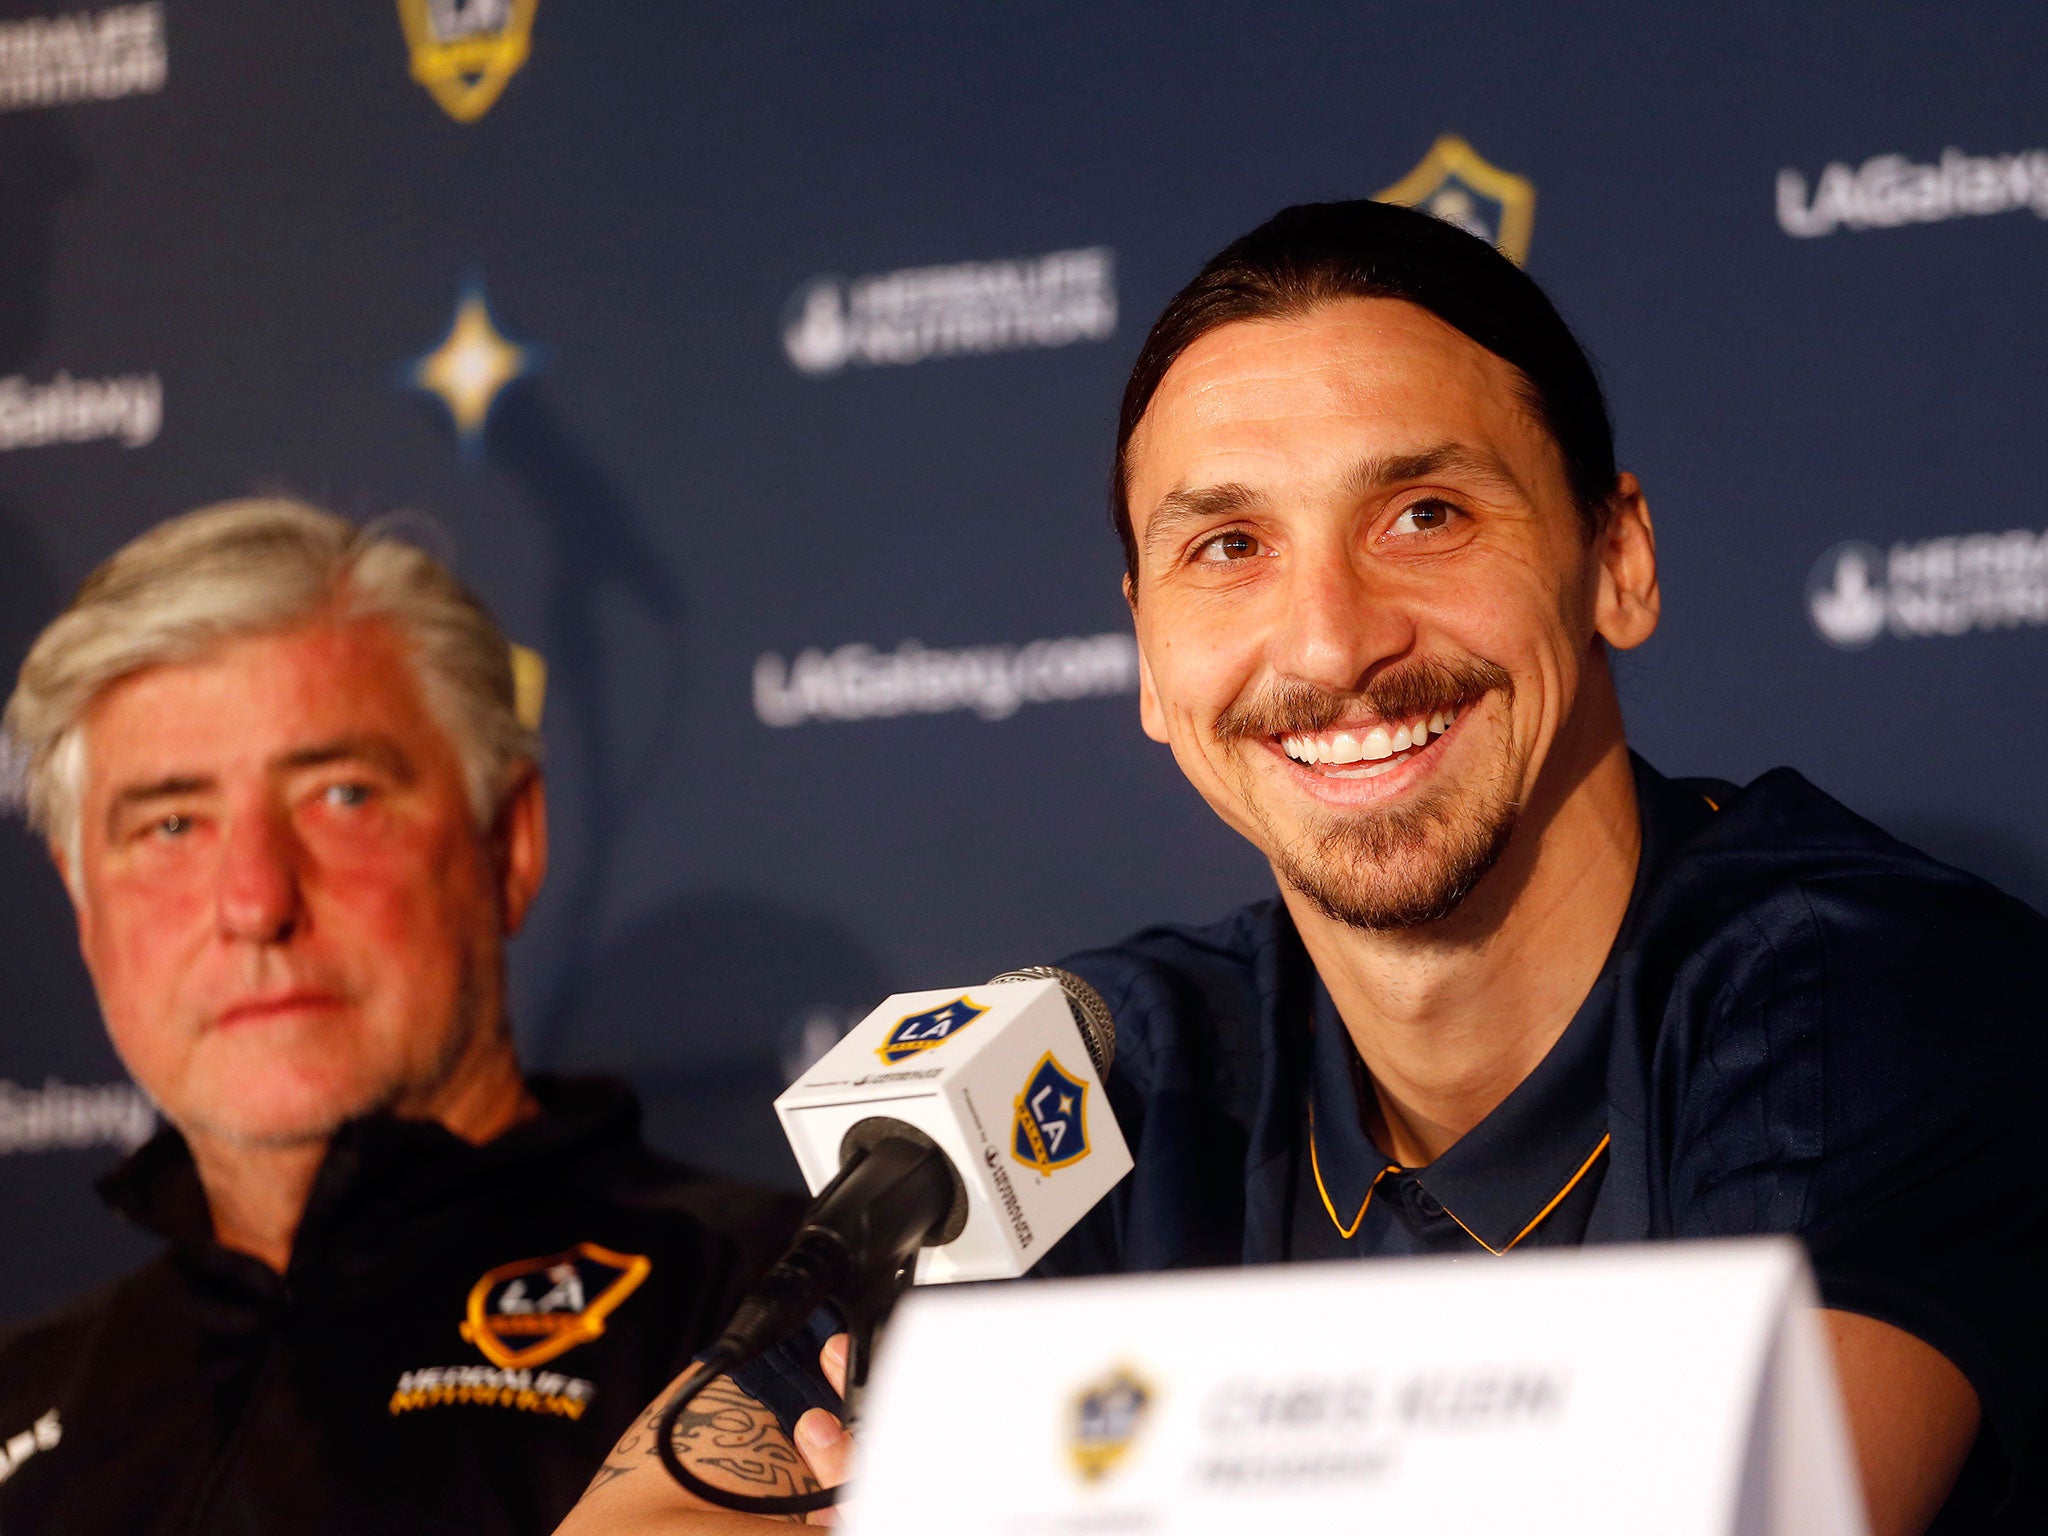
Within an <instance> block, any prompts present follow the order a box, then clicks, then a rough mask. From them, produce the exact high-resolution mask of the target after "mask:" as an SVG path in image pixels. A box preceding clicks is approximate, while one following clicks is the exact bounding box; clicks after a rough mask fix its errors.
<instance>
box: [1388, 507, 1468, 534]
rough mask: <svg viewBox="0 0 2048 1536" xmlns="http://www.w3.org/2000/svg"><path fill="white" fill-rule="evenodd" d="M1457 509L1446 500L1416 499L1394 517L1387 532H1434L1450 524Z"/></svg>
mask: <svg viewBox="0 0 2048 1536" xmlns="http://www.w3.org/2000/svg"><path fill="white" fill-rule="evenodd" d="M1457 512H1458V509H1457V508H1456V507H1454V506H1452V505H1451V504H1450V503H1449V502H1448V501H1418V502H1416V503H1415V505H1414V506H1412V507H1409V508H1408V509H1407V510H1405V511H1404V512H1402V514H1401V515H1400V516H1399V517H1397V518H1395V519H1394V524H1393V526H1392V527H1391V528H1389V529H1388V530H1387V531H1388V532H1389V533H1396V534H1401V533H1435V532H1437V531H1438V530H1439V529H1442V528H1447V527H1449V526H1450V522H1451V519H1452V518H1453V517H1455V516H1457Z"/></svg>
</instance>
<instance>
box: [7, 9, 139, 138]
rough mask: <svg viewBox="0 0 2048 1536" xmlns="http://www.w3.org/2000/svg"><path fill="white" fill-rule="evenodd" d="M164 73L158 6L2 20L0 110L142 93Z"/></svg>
mask: <svg viewBox="0 0 2048 1536" xmlns="http://www.w3.org/2000/svg"><path fill="white" fill-rule="evenodd" d="M169 68H170V65H169V60H168V56H167V53H166V49H165V46H164V8H163V6H162V4H161V3H159V0H151V3H150V4H147V5H117V6H113V7H111V8H110V9H107V10H103V11H100V12H98V13H96V14H92V13H87V12H83V11H81V12H78V13H76V14H73V15H67V16H32V17H30V18H28V19H27V20H26V21H9V22H0V112H12V111H17V110H20V109H23V108H28V107H55V106H61V105H63V104H64V103H65V102H69V101H112V100H114V99H115V98H116V97H120V96H137V95H147V94H149V93H151V92H154V91H160V90H162V89H163V88H164V77H165V75H166V74H167V73H168V72H169Z"/></svg>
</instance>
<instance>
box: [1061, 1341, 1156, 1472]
mask: <svg viewBox="0 0 2048 1536" xmlns="http://www.w3.org/2000/svg"><path fill="white" fill-rule="evenodd" d="M1153 1395H1154V1394H1153V1390H1152V1388H1151V1387H1150V1386H1149V1385H1147V1383H1146V1381H1145V1378H1144V1377H1142V1376H1140V1375H1138V1374H1137V1373H1136V1372H1135V1371H1133V1370H1131V1369H1130V1368H1129V1367H1128V1366H1118V1367H1117V1368H1116V1369H1115V1370H1113V1371H1111V1372H1110V1373H1109V1374H1108V1375H1107V1376H1105V1377H1103V1378H1102V1379H1101V1380H1099V1381H1095V1382H1091V1383H1090V1384H1089V1385H1087V1386H1085V1387H1083V1388H1082V1389H1081V1390H1080V1391H1079V1392H1078V1393H1076V1394H1075V1395H1074V1401H1073V1406H1072V1408H1071V1409H1069V1411H1068V1415H1069V1416H1068V1420H1067V1454H1068V1455H1069V1456H1070V1457H1071V1458H1072V1459H1073V1465H1074V1471H1075V1473H1076V1474H1077V1475H1078V1476H1079V1477H1080V1479H1081V1481H1082V1482H1084V1483H1099V1482H1101V1481H1102V1479H1103V1478H1105V1477H1107V1476H1108V1475H1109V1474H1110V1473H1111V1472H1113V1471H1114V1470H1115V1469H1116V1465H1117V1463H1118V1462H1120V1461H1122V1460H1123V1459H1124V1456H1125V1454H1126V1453H1127V1452H1128V1451H1129V1450H1130V1448H1131V1444H1132V1442H1133V1441H1135V1440H1136V1439H1137V1438H1138V1431H1139V1430H1140V1429H1141V1428H1142V1427H1143V1425H1144V1422H1145V1415H1146V1413H1147V1412H1148V1411H1149V1410H1150V1408H1151V1406H1152V1399H1153Z"/></svg>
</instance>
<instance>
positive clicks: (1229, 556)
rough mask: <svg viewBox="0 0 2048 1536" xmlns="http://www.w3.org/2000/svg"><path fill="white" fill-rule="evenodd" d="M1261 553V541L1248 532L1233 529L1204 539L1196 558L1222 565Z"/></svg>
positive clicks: (1201, 561)
mask: <svg viewBox="0 0 2048 1536" xmlns="http://www.w3.org/2000/svg"><path fill="white" fill-rule="evenodd" d="M1259 553H1261V550H1260V549H1259V541H1258V540H1257V539H1255V538H1253V537H1252V536H1251V535H1250V534H1248V533H1243V532H1239V531H1236V530H1233V531H1232V532H1230V533H1219V534H1217V535H1216V536H1215V537H1214V538H1211V539H1204V540H1203V541H1202V543H1201V546H1200V547H1199V548H1197V549H1196V551H1195V559H1196V560H1197V561H1199V562H1200V563H1202V564H1204V565H1222V564H1225V563H1227V562H1229V561H1232V560H1249V559H1251V558H1252V557H1253V556H1254V555H1257V554H1259Z"/></svg>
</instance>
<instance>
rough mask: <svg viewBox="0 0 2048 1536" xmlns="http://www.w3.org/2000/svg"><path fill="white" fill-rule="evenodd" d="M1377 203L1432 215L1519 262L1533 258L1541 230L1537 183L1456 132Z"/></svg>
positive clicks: (1385, 192)
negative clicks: (1532, 237)
mask: <svg viewBox="0 0 2048 1536" xmlns="http://www.w3.org/2000/svg"><path fill="white" fill-rule="evenodd" d="M1378 201H1380V202H1382V203H1405V204H1407V205H1408V206H1409V207H1410V208H1420V209H1421V210H1422V211H1423V212H1424V213H1433V214H1435V215H1436V216H1437V217H1438V218H1440V219H1442V220H1443V221H1444V222H1445V223H1446V224H1455V225H1457V226H1458V228H1460V229H1462V230H1465V231H1466V232H1467V233H1469V234H1474V235H1477V236H1478V237H1479V238H1480V239H1482V240H1484V241H1486V242H1487V243H1488V244H1490V245H1492V246H1494V247H1496V248H1497V249H1498V250H1499V251H1500V253H1501V254H1502V255H1503V256H1505V257H1507V258H1508V260H1510V261H1512V262H1514V263H1515V264H1516V265H1517V266H1520V265H1521V264H1522V263H1523V262H1525V261H1527V260H1528V259H1529V236H1530V235H1531V234H1533V233H1534V232H1535V229H1536V187H1535V185H1534V183H1532V182H1531V181H1530V180H1529V179H1528V178H1527V177H1525V176H1517V175H1516V174H1515V173H1514V172H1513V171H1504V170H1502V169H1501V168H1500V167H1499V166H1497V165H1494V164H1493V163H1492V162H1490V161H1489V160H1487V159H1486V157H1485V156H1483V155H1481V154H1480V153H1479V151H1478V150H1476V149H1474V148H1473V147H1472V146H1471V145H1470V144H1467V143H1466V142H1465V141H1464V140H1463V139H1461V138H1459V137H1458V136H1457V135H1456V134H1455V133H1447V134H1445V135H1444V136H1443V137H1442V138H1440V139H1438V140H1437V141H1436V142H1435V143H1434V144H1432V145H1430V146H1429V153H1428V154H1426V155H1424V156H1423V157H1422V162H1421V164H1419V165H1417V166H1416V167H1415V169H1414V170H1412V171H1410V172H1409V173H1408V174H1407V175H1406V176H1403V177H1402V178H1401V179H1400V180H1399V181H1397V182H1395V183H1394V184H1393V185H1392V186H1391V187H1388V188H1387V189H1386V190H1385V191H1383V192H1381V193H1379V194H1378Z"/></svg>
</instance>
